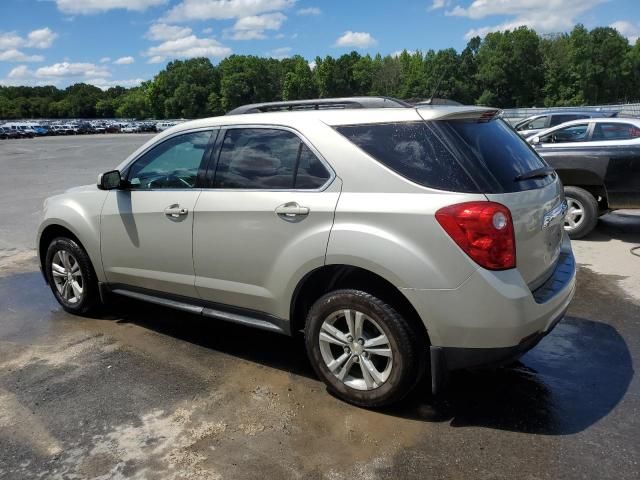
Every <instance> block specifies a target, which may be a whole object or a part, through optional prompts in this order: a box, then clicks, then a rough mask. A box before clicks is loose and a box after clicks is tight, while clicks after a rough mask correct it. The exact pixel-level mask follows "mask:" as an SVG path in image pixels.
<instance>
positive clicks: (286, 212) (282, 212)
mask: <svg viewBox="0 0 640 480" xmlns="http://www.w3.org/2000/svg"><path fill="white" fill-rule="evenodd" d="M276 213H277V214H278V216H279V217H280V218H283V219H284V220H288V219H289V220H291V219H295V218H296V217H304V216H306V215H309V207H303V206H301V205H298V204H297V203H296V202H287V203H285V204H283V205H280V206H279V207H276Z"/></svg>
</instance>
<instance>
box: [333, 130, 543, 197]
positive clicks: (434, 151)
mask: <svg viewBox="0 0 640 480" xmlns="http://www.w3.org/2000/svg"><path fill="white" fill-rule="evenodd" d="M337 130H338V131H339V132H340V133H342V134H343V135H345V136H346V137H347V138H348V139H349V140H351V141H352V142H353V143H355V144H356V145H357V146H359V147H360V148H362V149H363V150H364V151H365V152H367V153H368V154H369V155H371V156H372V157H373V158H375V159H376V160H378V161H379V162H381V163H383V164H385V165H386V166H388V167H389V168H391V169H392V170H395V171H396V172H398V173H399V174H400V175H402V176H404V177H406V178H408V179H409V180H411V181H413V182H415V183H418V184H420V185H424V186H426V187H431V188H436V189H440V190H449V191H457V192H474V193H475V192H484V193H501V192H517V191H522V190H530V189H534V188H539V187H541V186H544V185H548V184H549V183H551V182H552V181H553V179H552V177H547V178H542V179H531V180H525V181H516V177H518V176H519V175H521V174H523V173H528V172H530V171H531V170H535V169H538V168H541V167H545V166H546V164H545V163H544V162H543V160H542V159H541V158H540V157H539V156H538V155H537V154H536V153H535V152H534V151H533V149H532V148H531V147H530V146H529V145H528V144H527V143H526V142H525V141H524V140H523V139H522V138H521V137H520V136H519V135H518V134H517V133H516V132H515V131H514V130H513V129H512V128H511V127H509V126H508V125H507V124H505V123H504V121H502V120H491V121H489V122H479V121H477V120H438V121H427V122H405V123H392V124H374V125H357V126H341V127H337Z"/></svg>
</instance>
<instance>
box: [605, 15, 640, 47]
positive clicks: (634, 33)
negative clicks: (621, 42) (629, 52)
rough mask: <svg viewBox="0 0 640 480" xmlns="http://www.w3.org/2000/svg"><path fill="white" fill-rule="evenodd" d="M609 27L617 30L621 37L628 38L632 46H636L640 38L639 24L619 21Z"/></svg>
mask: <svg viewBox="0 0 640 480" xmlns="http://www.w3.org/2000/svg"><path fill="white" fill-rule="evenodd" d="M609 26H610V27H611V28H615V29H616V30H617V31H618V32H620V34H621V35H624V36H625V37H627V38H628V39H629V41H630V42H631V43H632V44H635V43H636V42H637V41H638V37H640V25H639V24H637V23H633V22H629V21H628V20H618V21H617V22H613V23H612V24H611V25H609Z"/></svg>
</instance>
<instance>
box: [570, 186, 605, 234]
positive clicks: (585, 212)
mask: <svg viewBox="0 0 640 480" xmlns="http://www.w3.org/2000/svg"><path fill="white" fill-rule="evenodd" d="M564 196H565V198H566V199H567V206H568V209H567V214H566V216H565V218H564V229H565V230H566V232H567V233H568V234H569V237H570V238H571V239H573V240H576V239H579V238H582V237H584V236H585V235H587V234H589V233H590V232H591V231H592V230H593V229H594V228H595V226H596V224H597V223H598V202H597V200H596V199H595V197H594V196H593V195H591V194H590V193H589V192H588V191H586V190H585V189H583V188H580V187H565V188H564Z"/></svg>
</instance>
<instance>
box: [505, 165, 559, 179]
mask: <svg viewBox="0 0 640 480" xmlns="http://www.w3.org/2000/svg"><path fill="white" fill-rule="evenodd" d="M554 172H555V170H554V169H553V168H551V167H541V168H536V169H535V170H531V171H530V172H527V173H523V174H521V175H518V176H517V177H516V178H514V179H513V180H514V181H516V182H521V181H523V180H531V179H532V178H544V177H548V176H549V175H551V174H553V173H554Z"/></svg>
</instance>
